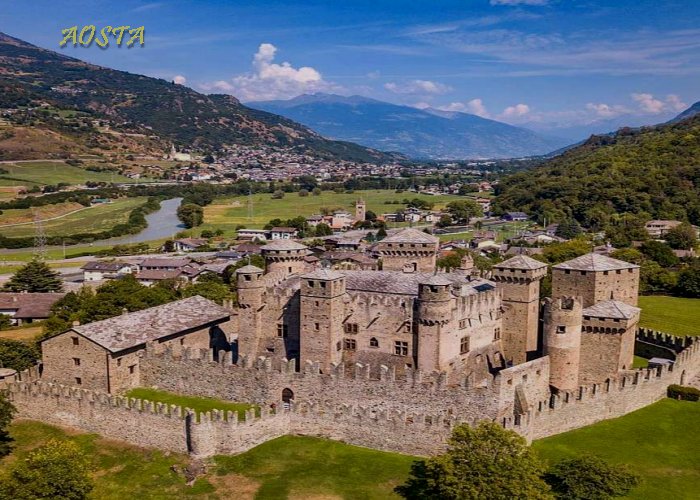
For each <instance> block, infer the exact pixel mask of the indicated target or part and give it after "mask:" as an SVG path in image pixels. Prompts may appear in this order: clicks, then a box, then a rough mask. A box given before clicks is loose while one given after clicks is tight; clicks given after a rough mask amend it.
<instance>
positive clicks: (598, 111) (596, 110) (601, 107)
mask: <svg viewBox="0 0 700 500" xmlns="http://www.w3.org/2000/svg"><path fill="white" fill-rule="evenodd" d="M586 109H587V110H589V111H591V112H593V114H594V115H595V116H596V117H598V118H614V117H616V116H620V115H624V114H627V113H629V112H630V110H629V109H627V108H626V107H625V106H622V105H620V104H612V105H610V104H605V103H602V102H601V103H592V102H589V103H588V104H586Z"/></svg>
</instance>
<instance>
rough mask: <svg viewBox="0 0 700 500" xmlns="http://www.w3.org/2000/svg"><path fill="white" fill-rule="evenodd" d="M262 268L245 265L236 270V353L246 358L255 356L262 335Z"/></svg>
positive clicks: (263, 300) (263, 299) (263, 287)
mask: <svg viewBox="0 0 700 500" xmlns="http://www.w3.org/2000/svg"><path fill="white" fill-rule="evenodd" d="M262 277H263V270H262V269H260V268H259V267H255V266H251V265H247V266H244V267H241V268H240V269H238V270H236V286H237V288H238V306H239V324H240V328H239V332H238V354H239V355H241V354H243V355H245V356H247V357H248V359H254V358H255V356H257V353H258V348H259V344H260V339H261V337H262V316H261V311H262V309H263V306H264V305H265V282H264V280H263V279H262Z"/></svg>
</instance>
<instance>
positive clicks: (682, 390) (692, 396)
mask: <svg viewBox="0 0 700 500" xmlns="http://www.w3.org/2000/svg"><path fill="white" fill-rule="evenodd" d="M668 397H669V398H673V399H678V400H681V401H700V390H698V389H696V388H695V387H687V386H684V385H677V384H673V385H669V386H668Z"/></svg>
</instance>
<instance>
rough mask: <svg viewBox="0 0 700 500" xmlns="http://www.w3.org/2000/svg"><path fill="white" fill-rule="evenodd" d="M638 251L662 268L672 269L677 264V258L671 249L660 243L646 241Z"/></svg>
mask: <svg viewBox="0 0 700 500" xmlns="http://www.w3.org/2000/svg"><path fill="white" fill-rule="evenodd" d="M639 250H641V252H642V253H643V254H644V255H646V256H647V257H649V258H650V259H651V260H654V261H656V262H658V263H659V264H660V265H661V266H662V267H672V266H675V265H676V264H678V257H676V254H674V253H673V250H671V247H670V246H668V245H667V244H666V243H661V242H660V241H654V240H651V241H646V242H644V244H643V245H642V246H641V247H639Z"/></svg>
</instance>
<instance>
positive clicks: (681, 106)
mask: <svg viewBox="0 0 700 500" xmlns="http://www.w3.org/2000/svg"><path fill="white" fill-rule="evenodd" d="M666 102H667V103H668V105H669V106H670V108H671V109H672V110H673V111H685V110H686V109H687V108H688V105H687V104H686V103H684V102H683V101H681V98H680V97H678V96H677V95H676V94H669V95H667V96H666Z"/></svg>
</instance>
